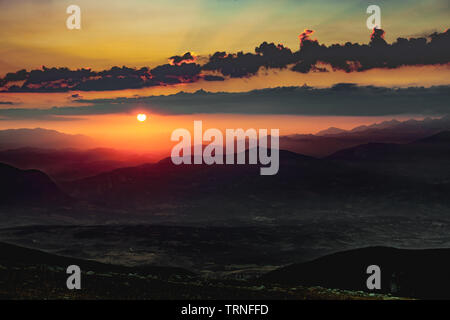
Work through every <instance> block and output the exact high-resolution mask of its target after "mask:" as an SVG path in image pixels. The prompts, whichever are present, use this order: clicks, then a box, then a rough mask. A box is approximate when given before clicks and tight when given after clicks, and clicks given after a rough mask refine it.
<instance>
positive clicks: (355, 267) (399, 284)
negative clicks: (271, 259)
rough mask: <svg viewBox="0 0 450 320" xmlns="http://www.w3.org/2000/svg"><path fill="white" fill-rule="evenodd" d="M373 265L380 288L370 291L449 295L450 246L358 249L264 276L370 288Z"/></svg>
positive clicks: (309, 283)
mask: <svg viewBox="0 0 450 320" xmlns="http://www.w3.org/2000/svg"><path fill="white" fill-rule="evenodd" d="M370 265H377V266H379V267H380V269H381V290H374V291H371V292H374V293H377V292H378V293H380V292H381V293H392V294H394V295H397V296H404V297H416V298H425V299H449V298H450V292H449V290H448V287H449V286H450V274H449V272H448V270H449V269H450V249H425V250H406V249H396V248H389V247H369V248H363V249H355V250H349V251H344V252H338V253H335V254H331V255H327V256H325V257H322V258H319V259H316V260H313V261H311V262H306V263H301V264H293V265H289V266H287V267H284V268H281V269H278V270H275V271H272V272H269V273H268V274H266V275H265V276H263V277H262V279H261V280H262V281H267V282H275V283H283V284H289V285H291V286H295V285H303V286H323V287H326V288H338V289H349V290H362V291H370V290H368V288H367V285H366V280H367V278H368V277H369V276H370V274H367V273H366V271H367V267H368V266H370Z"/></svg>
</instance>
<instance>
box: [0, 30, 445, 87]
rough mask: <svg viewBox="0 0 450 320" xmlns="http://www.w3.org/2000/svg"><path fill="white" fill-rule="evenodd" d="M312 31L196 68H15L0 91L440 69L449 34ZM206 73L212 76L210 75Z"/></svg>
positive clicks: (176, 60) (182, 60)
mask: <svg viewBox="0 0 450 320" xmlns="http://www.w3.org/2000/svg"><path fill="white" fill-rule="evenodd" d="M312 33H313V31H312V30H305V31H304V32H303V33H301V34H300V36H299V41H300V46H299V50H297V51H295V52H294V51H292V50H291V49H289V48H287V47H285V46H283V45H281V44H278V45H275V44H274V43H267V42H264V43H262V44H261V45H260V46H258V47H256V48H255V52H254V53H244V52H238V53H227V52H216V53H214V54H212V55H210V56H209V57H208V58H207V61H206V62H205V63H204V64H202V65H200V64H199V63H197V62H196V57H194V56H193V55H192V54H191V53H190V52H187V53H185V54H184V55H182V56H173V57H170V58H169V63H168V64H164V65H160V66H157V67H155V68H153V69H150V68H147V67H144V68H141V69H135V68H128V67H125V66H123V67H113V68H111V69H109V70H104V71H99V72H98V71H92V70H91V69H78V70H70V69H68V68H47V67H43V68H42V69H41V70H32V71H26V70H20V71H17V72H15V73H8V74H7V75H6V76H5V77H4V78H0V88H3V91H10V92H65V91H70V90H81V91H102V90H120V89H136V88H143V87H152V86H163V85H172V84H179V83H189V82H196V81H199V80H201V79H203V80H206V81H223V80H225V78H228V77H230V78H242V77H249V76H252V75H255V74H256V73H257V72H258V71H259V70H260V69H261V68H263V67H264V68H268V69H270V68H276V69H283V68H290V69H291V70H293V71H295V72H300V73H309V72H327V71H329V70H342V71H345V72H358V71H364V70H369V69H373V68H397V67H400V66H421V65H444V64H449V63H450V60H449V59H450V30H447V31H445V32H442V33H438V32H434V33H432V34H430V35H428V36H427V37H419V38H409V39H406V38H398V39H397V40H396V41H395V42H394V43H392V44H388V43H387V42H386V41H385V40H384V31H383V30H381V29H374V31H373V33H372V34H371V36H370V42H369V43H368V44H358V43H350V42H347V43H345V44H333V45H330V46H326V45H323V44H320V43H319V42H318V41H317V40H315V39H312V38H311V34H312ZM211 73H212V74H211Z"/></svg>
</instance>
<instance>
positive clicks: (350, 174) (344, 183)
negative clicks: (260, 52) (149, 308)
mask: <svg viewBox="0 0 450 320" xmlns="http://www.w3.org/2000/svg"><path fill="white" fill-rule="evenodd" d="M247 153H248V151H247ZM247 156H248V155H247ZM259 168H260V166H259V165H211V166H208V165H179V166H177V165H174V164H172V162H171V159H164V160H162V161H160V162H158V163H156V164H148V165H142V166H137V167H131V168H122V169H117V170H114V171H111V172H107V173H103V174H100V175H97V176H94V177H89V178H86V179H81V180H76V181H73V182H70V183H67V184H65V185H64V187H65V190H66V191H67V192H68V193H69V194H71V195H72V196H73V197H75V198H80V199H83V200H88V201H91V202H94V203H96V204H102V205H107V206H114V207H124V208H146V207H149V206H151V205H155V204H164V203H166V204H183V205H186V206H189V205H192V206H194V207H197V208H198V210H197V211H195V212H194V213H193V214H194V215H195V214H198V213H203V214H208V212H210V214H219V212H221V211H224V212H226V214H227V216H232V215H234V214H236V215H241V216H243V215H245V214H247V213H248V212H251V211H253V212H254V211H257V212H264V213H268V214H271V215H273V216H280V215H283V214H291V215H294V214H295V212H300V211H303V210H308V209H320V208H322V209H334V210H336V209H339V208H346V207H349V206H350V207H352V206H359V207H360V208H361V209H362V208H364V210H365V209H367V208H373V209H374V210H375V208H377V209H376V210H381V208H380V207H379V205H380V204H383V205H384V206H386V208H390V210H391V209H392V207H393V206H394V207H398V206H402V205H405V206H408V207H412V208H414V206H415V205H417V204H418V203H423V202H430V201H434V202H436V203H440V204H447V202H448V201H447V200H445V199H446V197H445V196H443V195H444V194H445V192H448V191H449V190H450V189H449V186H450V185H449V184H443V185H440V186H439V188H438V189H437V188H436V185H435V184H432V183H425V182H423V181H414V180H413V179H412V178H409V177H405V176H397V175H391V174H384V173H381V172H377V171H372V170H368V169H367V168H365V167H361V168H359V167H357V166H353V165H348V164H346V163H338V162H337V161H334V160H328V159H316V158H313V157H309V156H304V155H300V154H296V153H293V152H289V151H285V150H280V169H279V172H278V174H276V175H274V176H261V175H260V173H259ZM219 204H220V205H219ZM214 208H215V209H214Z"/></svg>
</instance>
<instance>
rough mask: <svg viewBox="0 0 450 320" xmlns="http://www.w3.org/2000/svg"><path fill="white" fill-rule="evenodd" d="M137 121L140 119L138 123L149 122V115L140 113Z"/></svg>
mask: <svg viewBox="0 0 450 320" xmlns="http://www.w3.org/2000/svg"><path fill="white" fill-rule="evenodd" d="M137 119H138V121H140V122H144V121H145V120H147V115H146V114H144V113H139V114H138V115H137Z"/></svg>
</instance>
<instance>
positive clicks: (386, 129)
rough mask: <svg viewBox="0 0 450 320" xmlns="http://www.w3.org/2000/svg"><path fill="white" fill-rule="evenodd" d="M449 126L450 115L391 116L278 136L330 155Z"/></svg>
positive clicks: (285, 144) (300, 149) (284, 143)
mask: <svg viewBox="0 0 450 320" xmlns="http://www.w3.org/2000/svg"><path fill="white" fill-rule="evenodd" d="M447 130H450V116H449V115H447V116H444V117H442V118H437V119H432V118H426V119H424V120H413V119H411V120H407V121H398V120H390V121H384V122H381V123H376V124H372V125H369V126H359V127H356V128H354V129H352V130H342V129H339V128H334V127H332V128H329V129H327V130H323V131H321V132H318V133H317V134H315V135H313V134H307V135H302V134H297V135H291V136H284V137H280V147H281V148H282V149H285V150H290V151H293V152H297V153H301V154H307V155H311V156H315V157H325V156H329V155H331V154H333V153H335V152H337V151H339V150H342V149H346V148H350V147H355V146H358V145H361V144H367V143H409V142H413V141H416V140H419V139H422V138H425V137H428V136H431V135H434V134H437V133H439V132H442V131H447Z"/></svg>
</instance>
